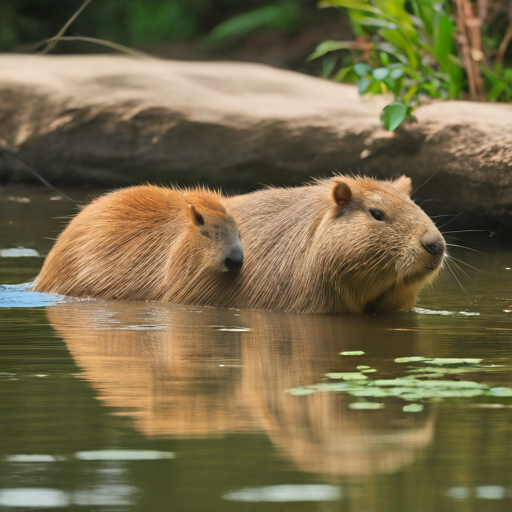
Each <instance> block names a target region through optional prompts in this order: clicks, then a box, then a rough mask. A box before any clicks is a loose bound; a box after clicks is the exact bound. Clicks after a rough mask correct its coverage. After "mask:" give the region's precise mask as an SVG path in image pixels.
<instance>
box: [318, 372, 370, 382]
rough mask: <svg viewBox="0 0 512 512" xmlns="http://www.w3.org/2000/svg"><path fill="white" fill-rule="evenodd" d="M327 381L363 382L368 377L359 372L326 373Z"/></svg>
mask: <svg viewBox="0 0 512 512" xmlns="http://www.w3.org/2000/svg"><path fill="white" fill-rule="evenodd" d="M325 376H326V377H328V378H329V379H343V380H365V379H367V378H368V377H367V376H366V375H363V374H362V373H359V372H344V373H326V375H325Z"/></svg>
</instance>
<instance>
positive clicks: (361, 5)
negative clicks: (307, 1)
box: [318, 0, 382, 14]
mask: <svg viewBox="0 0 512 512" xmlns="http://www.w3.org/2000/svg"><path fill="white" fill-rule="evenodd" d="M331 6H334V7H345V9H357V10H359V11H366V12H371V13H373V14H382V11H381V10H380V9H377V8H376V7H374V6H373V5H370V4H368V3H367V2H364V1H361V0H323V1H322V2H320V3H319V4H318V7H331Z"/></svg>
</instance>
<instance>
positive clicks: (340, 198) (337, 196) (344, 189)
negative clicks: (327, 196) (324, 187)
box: [332, 181, 352, 206]
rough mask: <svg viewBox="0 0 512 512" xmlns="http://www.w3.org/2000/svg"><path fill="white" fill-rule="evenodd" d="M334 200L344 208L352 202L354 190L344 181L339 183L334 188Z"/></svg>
mask: <svg viewBox="0 0 512 512" xmlns="http://www.w3.org/2000/svg"><path fill="white" fill-rule="evenodd" d="M332 198H333V199H334V202H335V203H336V204H339V205H340V206H344V205H346V204H348V203H350V201H351V200H352V190H350V187H349V186H348V185H347V184H346V183H345V182H344V181H337V182H336V183H335V184H334V187H332Z"/></svg>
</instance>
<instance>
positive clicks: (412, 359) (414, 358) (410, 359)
mask: <svg viewBox="0 0 512 512" xmlns="http://www.w3.org/2000/svg"><path fill="white" fill-rule="evenodd" d="M420 361H428V358H427V357H422V356H411V357H397V358H396V359H395V363H419V362H420Z"/></svg>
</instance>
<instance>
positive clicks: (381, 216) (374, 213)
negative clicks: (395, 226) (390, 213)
mask: <svg viewBox="0 0 512 512" xmlns="http://www.w3.org/2000/svg"><path fill="white" fill-rule="evenodd" d="M370 213H371V214H372V217H373V218H374V219H375V220H384V217H385V215H384V212H383V211H382V210H378V209H377V208H372V209H371V210H370Z"/></svg>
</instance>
